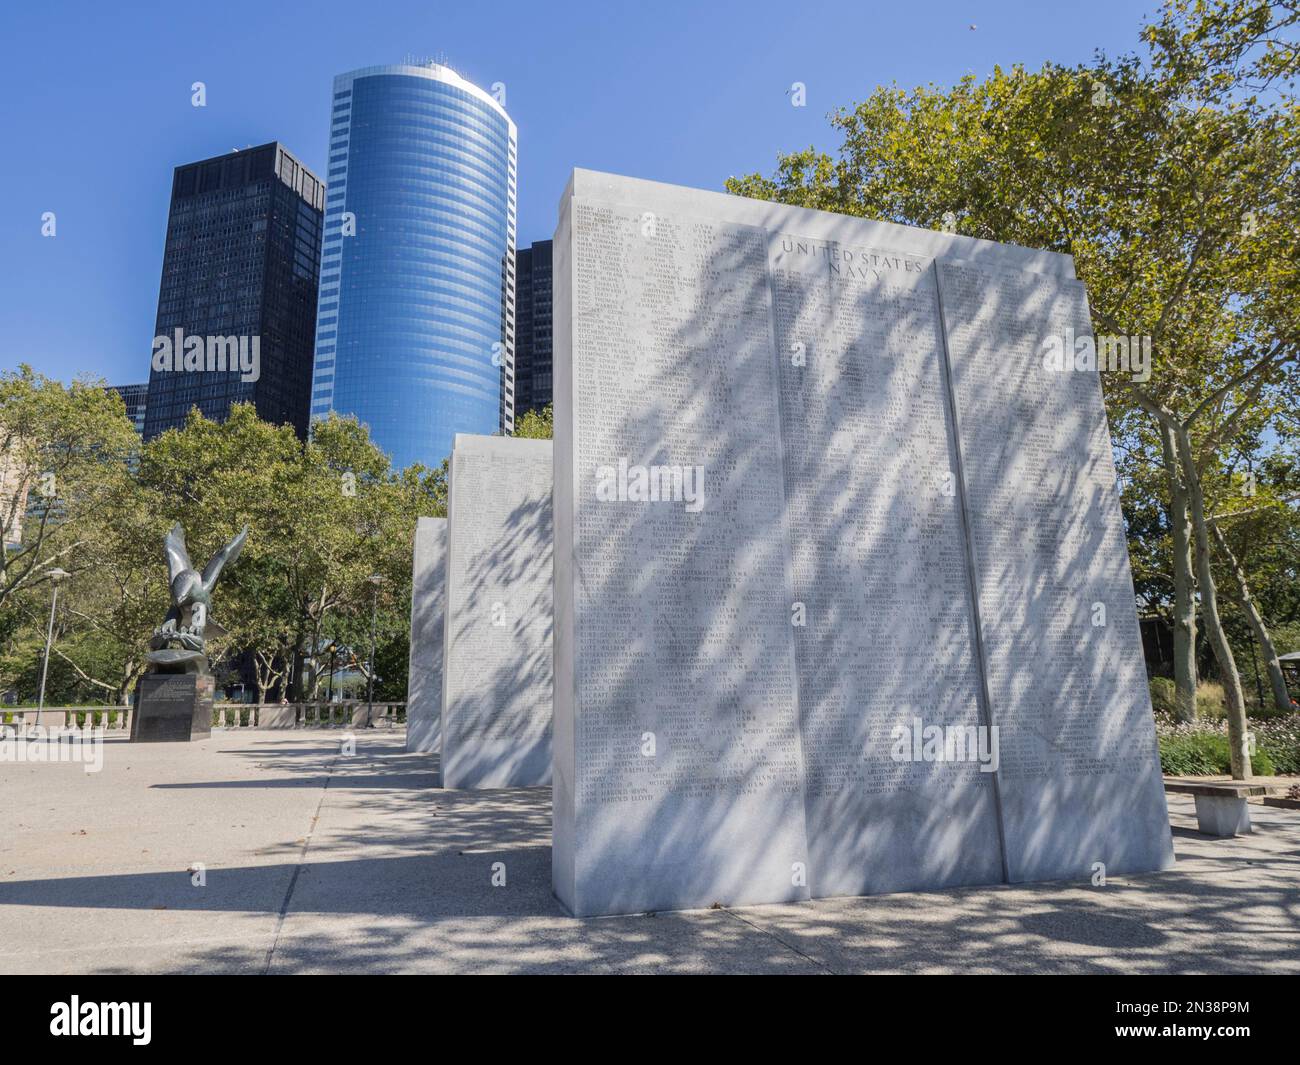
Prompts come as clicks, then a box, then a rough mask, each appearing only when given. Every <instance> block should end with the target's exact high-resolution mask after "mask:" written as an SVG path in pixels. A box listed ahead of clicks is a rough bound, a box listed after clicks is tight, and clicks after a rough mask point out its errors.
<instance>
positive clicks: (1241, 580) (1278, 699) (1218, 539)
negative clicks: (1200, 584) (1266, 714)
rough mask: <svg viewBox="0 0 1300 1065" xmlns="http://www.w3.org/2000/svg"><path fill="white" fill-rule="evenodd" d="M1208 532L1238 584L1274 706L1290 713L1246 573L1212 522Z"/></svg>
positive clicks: (1272, 648) (1273, 651)
mask: <svg viewBox="0 0 1300 1065" xmlns="http://www.w3.org/2000/svg"><path fill="white" fill-rule="evenodd" d="M1210 532H1211V533H1213V534H1214V542H1215V544H1216V546H1217V547H1218V549H1219V554H1220V555H1222V556H1223V561H1224V562H1226V563H1227V564H1228V569H1229V570H1231V571H1232V576H1233V579H1234V580H1235V581H1236V583H1237V594H1236V600H1237V605H1238V606H1240V607H1241V609H1242V612H1243V613H1244V614H1245V615H1246V620H1247V621H1249V622H1250V629H1251V631H1252V632H1253V633H1254V634H1255V642H1256V643H1258V644H1259V650H1260V654H1262V655H1263V657H1264V665H1265V666H1266V667H1267V669H1268V682H1269V684H1270V685H1271V686H1272V688H1273V705H1274V706H1275V707H1277V709H1278V710H1280V711H1281V712H1282V713H1284V714H1285V713H1289V712H1290V710H1291V695H1290V693H1289V692H1288V691H1287V690H1286V677H1284V676H1283V675H1282V663H1280V662H1279V661H1278V660H1277V648H1276V647H1275V646H1274V645H1273V637H1272V635H1271V634H1270V633H1269V631H1268V626H1267V625H1265V624H1264V618H1263V617H1262V616H1261V615H1260V612H1259V608H1258V607H1257V606H1256V605H1255V599H1254V597H1253V596H1252V595H1251V594H1250V584H1249V583H1248V582H1247V580H1246V571H1245V570H1244V569H1242V567H1241V563H1240V562H1239V561H1237V556H1236V555H1234V554H1233V553H1232V548H1230V547H1229V546H1228V541H1227V539H1226V538H1225V537H1224V535H1223V533H1222V532H1221V531H1220V530H1219V527H1218V526H1217V525H1216V524H1214V522H1210Z"/></svg>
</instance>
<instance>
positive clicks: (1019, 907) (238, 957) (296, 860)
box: [0, 730, 1300, 973]
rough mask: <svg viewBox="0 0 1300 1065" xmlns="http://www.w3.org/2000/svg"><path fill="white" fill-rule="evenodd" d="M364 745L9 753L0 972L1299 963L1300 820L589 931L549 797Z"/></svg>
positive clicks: (391, 743) (311, 740) (389, 747)
mask: <svg viewBox="0 0 1300 1065" xmlns="http://www.w3.org/2000/svg"><path fill="white" fill-rule="evenodd" d="M355 735H356V738H357V750H356V753H355V755H351V756H344V755H342V754H341V753H340V740H341V738H342V736H343V734H342V733H341V732H337V731H336V732H330V731H300V732H292V733H284V732H257V731H239V730H232V731H217V732H214V733H213V734H212V737H211V738H210V739H208V740H204V741H201V742H197V743H191V744H130V743H127V742H125V741H124V740H123V739H120V738H115V739H110V740H108V741H107V742H106V747H105V760H104V768H103V771H102V772H100V773H93V774H87V773H85V772H84V771H83V769H82V767H81V766H80V765H76V764H15V763H3V764H0V929H3V934H2V935H0V972H4V973H49V972H53V973H128V972H247V973H261V972H268V971H269V972H276V973H298V972H501V973H505V972H554V973H559V972H652V973H691V972H747V973H766V972H790V973H797V972H806V973H845V972H971V973H999V972H1002V973H1006V972H1015V973H1125V972H1127V973H1165V972H1174V973H1204V972H1217V973H1257V972H1277V973H1281V972H1288V973H1297V972H1300V814H1298V813H1297V812H1296V811H1292V810H1276V809H1270V808H1268V807H1263V806H1257V805H1252V807H1251V815H1252V819H1253V820H1254V823H1255V829H1256V831H1255V833H1254V834H1253V835H1251V836H1249V837H1244V838H1238V839H1233V840H1217V839H1209V838H1206V837H1203V836H1200V835H1199V834H1197V833H1196V831H1195V828H1196V819H1195V813H1194V810H1193V805H1192V802H1191V800H1190V799H1187V798H1183V797H1173V798H1171V800H1170V810H1171V818H1172V821H1173V825H1174V847H1175V851H1176V853H1177V857H1178V865H1177V867H1176V868H1175V869H1174V870H1172V871H1170V872H1167V873H1162V874H1155V875H1151V876H1143V877H1133V878H1112V879H1111V880H1110V881H1109V883H1108V884H1107V886H1106V887H1104V888H1096V887H1092V886H1091V885H1090V884H1088V883H1077V884H1075V883H1055V884H1040V885H1032V886H1016V887H1005V886H1002V887H990V888H975V889H965V890H959V891H948V892H938V893H925V894H920V893H915V894H903V895H890V896H879V897H875V898H866V899H857V898H854V899H829V900H821V901H817V902H813V903H803V904H798V905H789V906H763V907H748V908H737V909H730V908H724V909H716V910H705V911H693V912H690V913H674V914H658V915H653V916H636V917H615V918H602V919H597V920H584V921H578V920H574V919H572V918H570V917H568V916H566V915H565V914H564V912H563V910H562V909H561V908H560V906H559V904H558V903H557V902H556V901H555V900H554V899H553V898H552V896H551V893H550V792H549V789H546V788H528V789H513V790H500V791H486V792H455V791H446V792H444V791H442V790H440V789H438V788H436V787H435V786H434V784H435V780H436V776H435V771H436V761H435V760H434V759H433V758H431V757H430V756H426V755H408V754H406V753H404V751H403V749H402V745H403V738H402V736H401V735H400V734H397V735H394V734H391V733H380V734H375V733H368V732H365V731H360V732H357V733H355ZM200 866H201V867H202V868H201V869H200ZM502 874H504V880H505V883H504V885H503V886H494V884H493V879H494V877H495V878H496V879H497V880H498V881H499V880H500V879H501V877H502ZM196 879H198V880H203V881H205V882H204V883H203V886H195V883H194V881H195V880H196ZM720 901H722V902H725V901H726V900H720Z"/></svg>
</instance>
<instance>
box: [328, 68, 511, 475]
mask: <svg viewBox="0 0 1300 1065" xmlns="http://www.w3.org/2000/svg"><path fill="white" fill-rule="evenodd" d="M515 174H516V134H515V124H514V123H513V122H512V121H511V120H510V116H509V115H507V114H506V112H505V109H504V108H503V107H502V106H501V105H500V104H499V103H497V101H496V100H495V99H493V97H492V96H490V95H489V94H488V93H486V92H484V91H483V90H482V89H480V88H478V86H476V85H473V84H471V83H470V82H468V81H466V80H465V79H464V78H462V77H461V76H460V75H459V74H457V73H456V72H455V71H453V70H451V69H449V68H448V67H445V66H442V65H439V64H433V63H430V64H425V65H398V66H380V67H366V68H364V69H361V70H354V71H352V72H351V73H348V74H342V75H340V76H339V77H337V78H335V79H334V97H333V113H332V120H331V124H330V154H329V171H328V174H327V177H326V183H327V185H328V187H329V192H328V196H327V199H326V208H325V242H324V246H323V251H322V258H321V282H320V298H319V310H318V313H317V319H316V361H315V372H314V378H313V382H312V416H313V417H320V416H323V415H325V414H326V413H328V412H329V411H331V410H335V411H338V412H339V413H340V414H354V415H356V417H357V419H358V420H359V421H361V422H362V423H364V424H365V425H367V426H369V428H370V434H371V438H372V439H373V440H374V441H375V442H376V443H377V444H378V445H379V446H380V447H381V448H382V449H383V450H384V451H386V452H387V453H388V455H389V456H390V457H391V459H392V461H393V465H394V467H396V468H402V467H405V466H409V465H410V464H411V463H413V462H422V463H424V464H425V465H426V466H430V467H437V466H438V465H439V464H440V463H441V462H442V460H443V459H444V458H446V457H447V456H448V455H449V454H450V453H451V445H452V440H453V439H454V437H455V434H456V433H458V432H460V433H483V434H491V433H494V432H497V431H498V430H500V429H503V430H505V431H507V432H509V431H510V430H511V429H513V427H514V321H513V320H514V289H515Z"/></svg>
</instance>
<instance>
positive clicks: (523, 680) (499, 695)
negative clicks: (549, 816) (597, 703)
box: [441, 433, 554, 788]
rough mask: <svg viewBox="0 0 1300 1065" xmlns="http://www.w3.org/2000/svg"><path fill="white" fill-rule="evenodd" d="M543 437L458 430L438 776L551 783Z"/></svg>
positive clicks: (454, 780) (490, 783)
mask: <svg viewBox="0 0 1300 1065" xmlns="http://www.w3.org/2000/svg"><path fill="white" fill-rule="evenodd" d="M551 484H552V469H551V441H549V440H523V439H514V438H512V437H489V436H474V435H470V434H465V433H458V434H457V435H456V440H455V444H454V447H453V449H452V455H451V483H450V487H449V489H448V505H447V592H446V595H447V599H446V603H447V606H446V622H445V624H446V631H445V636H444V647H443V654H444V662H445V665H444V669H443V683H444V694H443V706H442V737H441V738H442V759H441V775H442V785H443V787H446V788H506V787H530V786H536V785H542V784H549V783H550V782H551V704H552V688H553V684H552V630H553V627H554V619H553V610H552V558H553V533H552V523H551V513H552V507H551Z"/></svg>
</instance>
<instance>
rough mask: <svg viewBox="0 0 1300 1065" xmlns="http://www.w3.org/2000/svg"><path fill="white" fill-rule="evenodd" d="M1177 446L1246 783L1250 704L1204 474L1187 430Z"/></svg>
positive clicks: (1204, 610)
mask: <svg viewBox="0 0 1300 1065" xmlns="http://www.w3.org/2000/svg"><path fill="white" fill-rule="evenodd" d="M1175 444H1176V446H1177V449H1178V457H1179V460H1180V461H1181V463H1182V469H1183V482H1184V487H1185V488H1186V490H1187V502H1188V508H1189V511H1190V513H1191V518H1192V530H1193V532H1194V533H1195V536H1196V575H1197V577H1198V578H1199V580H1200V585H1201V614H1202V616H1203V617H1204V619H1205V630H1206V632H1207V633H1208V634H1209V637H1210V646H1211V647H1213V648H1214V657H1215V658H1216V659H1217V660H1218V663H1219V670H1220V672H1221V673H1222V674H1223V689H1224V693H1225V694H1226V696H1227V702H1228V748H1229V757H1230V758H1231V761H1232V778H1233V779H1234V780H1245V779H1246V778H1247V777H1248V776H1250V758H1249V754H1248V752H1247V750H1246V702H1245V699H1244V698H1243V696H1242V694H1241V675H1240V674H1239V673H1238V672H1237V662H1236V659H1234V658H1233V657H1232V647H1231V646H1230V645H1229V643H1228V637H1227V634H1226V633H1224V631H1223V623H1222V620H1221V619H1220V618H1219V600H1218V594H1217V592H1216V590H1215V585H1214V574H1213V573H1212V572H1211V571H1210V532H1209V527H1208V522H1207V521H1206V518H1205V498H1204V496H1203V495H1202V493H1201V480H1200V474H1199V473H1198V472H1197V469H1196V459H1195V453H1194V452H1193V450H1192V439H1191V434H1190V433H1189V432H1188V431H1187V427H1186V426H1183V425H1180V426H1179V427H1178V429H1177V432H1176V436H1175Z"/></svg>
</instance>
